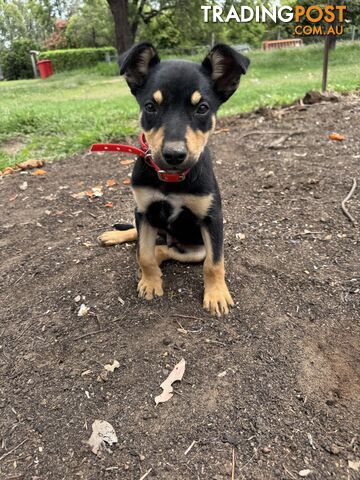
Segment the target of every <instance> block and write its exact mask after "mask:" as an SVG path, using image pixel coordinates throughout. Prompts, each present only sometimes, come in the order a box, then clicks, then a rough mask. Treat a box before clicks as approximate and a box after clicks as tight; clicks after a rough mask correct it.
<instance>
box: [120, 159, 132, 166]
mask: <svg viewBox="0 0 360 480" xmlns="http://www.w3.org/2000/svg"><path fill="white" fill-rule="evenodd" d="M120 163H121V165H131V164H132V163H134V160H131V159H130V158H129V159H127V160H120Z"/></svg>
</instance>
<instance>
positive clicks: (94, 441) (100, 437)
mask: <svg viewBox="0 0 360 480" xmlns="http://www.w3.org/2000/svg"><path fill="white" fill-rule="evenodd" d="M117 442H118V438H117V436H116V433H115V430H114V427H113V426H112V425H111V424H110V423H109V422H107V421H106V420H95V421H94V423H93V424H92V434H91V437H90V438H89V440H88V441H87V443H88V444H89V445H90V447H91V451H92V452H93V453H95V455H97V456H100V453H101V450H109V449H108V448H107V445H109V446H111V445H113V444H114V443H117Z"/></svg>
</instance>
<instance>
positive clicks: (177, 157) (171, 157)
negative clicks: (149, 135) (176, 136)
mask: <svg viewBox="0 0 360 480" xmlns="http://www.w3.org/2000/svg"><path fill="white" fill-rule="evenodd" d="M162 154H163V157H164V160H165V162H166V163H168V164H169V165H173V166H175V165H180V163H182V162H183V161H184V160H185V158H186V156H187V148H186V145H185V143H184V142H167V143H165V145H164V147H163V150H162Z"/></svg>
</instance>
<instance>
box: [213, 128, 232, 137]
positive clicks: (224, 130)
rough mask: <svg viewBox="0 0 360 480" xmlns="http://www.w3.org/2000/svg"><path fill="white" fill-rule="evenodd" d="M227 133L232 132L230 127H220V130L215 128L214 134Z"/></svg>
mask: <svg viewBox="0 0 360 480" xmlns="http://www.w3.org/2000/svg"><path fill="white" fill-rule="evenodd" d="M222 132H224V133H227V132H230V128H220V129H219V130H215V132H214V135H217V134H218V133H222Z"/></svg>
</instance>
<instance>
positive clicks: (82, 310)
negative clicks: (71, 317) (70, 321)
mask: <svg viewBox="0 0 360 480" xmlns="http://www.w3.org/2000/svg"><path fill="white" fill-rule="evenodd" d="M89 311H90V307H87V306H86V305H85V304H84V303H82V304H81V305H80V308H79V311H78V317H86V315H87V314H88V313H89Z"/></svg>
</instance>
